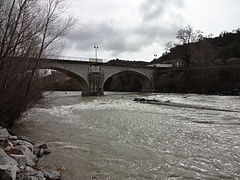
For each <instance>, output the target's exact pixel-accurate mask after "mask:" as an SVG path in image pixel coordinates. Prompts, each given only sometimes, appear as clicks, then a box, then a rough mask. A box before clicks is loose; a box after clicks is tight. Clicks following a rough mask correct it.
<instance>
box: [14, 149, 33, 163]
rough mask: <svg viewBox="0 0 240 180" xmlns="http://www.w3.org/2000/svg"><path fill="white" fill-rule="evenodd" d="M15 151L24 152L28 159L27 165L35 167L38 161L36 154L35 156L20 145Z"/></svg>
mask: <svg viewBox="0 0 240 180" xmlns="http://www.w3.org/2000/svg"><path fill="white" fill-rule="evenodd" d="M15 149H16V150H17V151H20V152H22V153H23V154H24V155H25V156H26V158H27V164H28V165H29V166H34V165H35V162H36V161H37V157H36V156H35V154H33V152H32V151H31V150H30V149H29V148H28V147H27V146H25V145H18V146H16V147H15Z"/></svg>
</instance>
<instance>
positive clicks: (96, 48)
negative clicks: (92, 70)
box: [93, 46, 98, 62]
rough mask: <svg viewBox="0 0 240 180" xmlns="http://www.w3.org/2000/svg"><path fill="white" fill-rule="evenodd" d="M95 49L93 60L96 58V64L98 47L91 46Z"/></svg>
mask: <svg viewBox="0 0 240 180" xmlns="http://www.w3.org/2000/svg"><path fill="white" fill-rule="evenodd" d="M93 47H94V49H95V58H96V62H97V50H98V46H93Z"/></svg>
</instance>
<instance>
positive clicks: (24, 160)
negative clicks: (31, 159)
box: [10, 154, 27, 166]
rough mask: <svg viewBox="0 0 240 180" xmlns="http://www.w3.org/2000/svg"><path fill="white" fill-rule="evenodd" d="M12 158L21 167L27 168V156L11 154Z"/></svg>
mask: <svg viewBox="0 0 240 180" xmlns="http://www.w3.org/2000/svg"><path fill="white" fill-rule="evenodd" d="M10 156H11V158H13V159H14V160H15V161H17V163H18V165H19V166H26V164H27V157H26V156H25V155H18V154H10Z"/></svg>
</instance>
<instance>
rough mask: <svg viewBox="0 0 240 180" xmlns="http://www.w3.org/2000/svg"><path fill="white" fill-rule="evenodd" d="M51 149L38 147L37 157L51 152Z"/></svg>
mask: <svg viewBox="0 0 240 180" xmlns="http://www.w3.org/2000/svg"><path fill="white" fill-rule="evenodd" d="M50 153H51V151H49V150H47V149H38V150H37V152H36V155H37V157H39V158H40V157H43V155H48V154H50Z"/></svg>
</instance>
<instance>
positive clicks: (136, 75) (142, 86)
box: [103, 70, 153, 92]
mask: <svg viewBox="0 0 240 180" xmlns="http://www.w3.org/2000/svg"><path fill="white" fill-rule="evenodd" d="M121 80H122V81H125V83H126V82H127V81H128V82H127V83H132V84H127V86H130V87H128V88H129V89H130V91H132V90H133V91H136V92H137V91H138V92H151V91H152V90H153V83H152V81H151V79H149V78H148V77H147V76H146V75H143V74H142V73H140V72H137V71H134V70H123V71H119V72H116V73H112V74H110V75H108V76H107V77H105V78H104V82H103V90H106V89H108V88H109V84H114V81H121ZM122 84H124V82H122V83H119V82H118V83H116V86H121V85H122ZM118 88H119V89H121V87H118ZM122 89H124V88H122ZM131 89H132V90H131ZM136 89H138V90H136Z"/></svg>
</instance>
